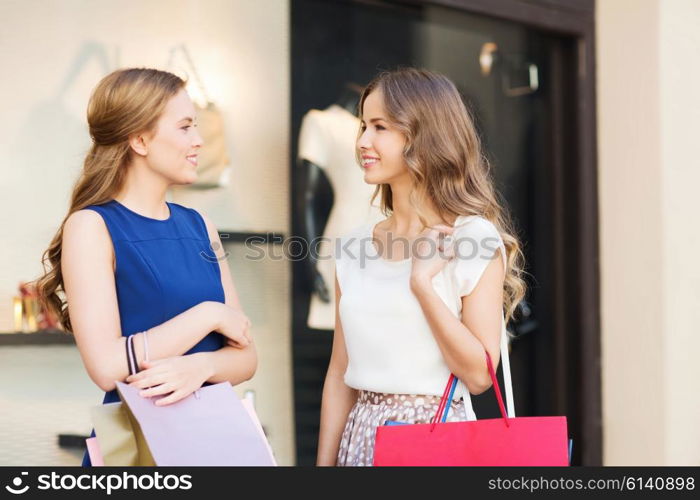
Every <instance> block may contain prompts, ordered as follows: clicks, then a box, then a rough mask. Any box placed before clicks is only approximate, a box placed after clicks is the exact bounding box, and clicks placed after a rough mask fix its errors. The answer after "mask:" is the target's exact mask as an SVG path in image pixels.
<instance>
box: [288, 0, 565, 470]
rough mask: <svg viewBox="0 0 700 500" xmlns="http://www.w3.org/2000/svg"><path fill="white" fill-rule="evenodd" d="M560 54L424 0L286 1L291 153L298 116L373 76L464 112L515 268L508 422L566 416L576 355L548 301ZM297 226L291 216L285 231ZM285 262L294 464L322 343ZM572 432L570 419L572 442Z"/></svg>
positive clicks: (304, 438) (296, 277)
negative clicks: (408, 71) (430, 93)
mask: <svg viewBox="0 0 700 500" xmlns="http://www.w3.org/2000/svg"><path fill="white" fill-rule="evenodd" d="M570 50H572V47H571V46H570V45H569V44H567V42H566V40H564V39H559V38H557V37H555V36H552V35H547V34H544V33H540V32H537V31H535V30H532V29H529V28H526V27H524V26H522V25H519V24H515V23H510V22H505V21H500V20H496V19H492V18H489V17H485V16H481V15H473V14H470V13H467V12H463V11H461V10H456V9H452V8H445V7H439V6H434V5H429V4H427V3H426V4H425V5H415V4H411V5H409V6H406V5H401V4H397V3H394V2H350V1H334V2H329V1H320V0H295V1H294V2H292V119H293V123H292V144H293V145H294V144H296V142H297V137H298V131H299V125H300V121H301V117H302V116H303V115H304V113H306V112H307V111H308V110H309V109H312V108H316V109H322V108H325V107H327V106H328V105H330V104H331V103H333V102H334V99H335V98H336V97H337V95H338V93H339V92H340V89H341V88H342V87H343V85H344V84H345V83H346V82H357V83H359V84H366V83H367V82H368V81H369V80H370V79H371V78H372V77H373V76H374V75H375V74H376V73H377V72H378V71H379V70H382V69H391V68H394V67H396V66H400V65H410V66H418V67H424V68H427V69H430V70H434V71H438V72H441V73H444V74H445V75H447V76H448V77H450V78H451V79H452V80H453V81H454V82H455V83H456V85H457V86H458V88H459V90H460V92H461V93H462V95H463V98H464V100H465V102H466V104H467V105H468V107H469V109H470V110H471V111H472V113H473V115H474V118H475V121H476V124H477V127H478V129H479V131H480V135H481V138H482V141H483V143H484V148H485V150H486V152H487V155H488V157H489V160H490V162H491V164H492V166H493V174H494V178H495V181H496V184H497V188H498V190H499V191H500V193H501V194H502V197H503V199H504V204H505V205H506V206H507V207H509V209H510V212H511V214H512V218H513V220H514V223H515V226H516V229H517V231H518V235H519V237H520V239H521V242H522V244H523V247H524V253H525V258H526V262H527V267H526V271H527V273H528V275H527V283H528V287H529V291H528V295H527V298H526V302H525V303H524V305H523V307H522V308H521V312H522V314H521V316H520V317H519V318H518V319H517V320H516V321H514V322H512V324H510V325H509V329H510V330H511V331H512V332H513V333H515V334H516V335H517V336H518V337H517V339H516V340H515V341H514V342H513V343H512V346H511V347H512V350H511V366H512V373H513V383H514V393H515V403H516V410H517V414H518V415H519V416H526V415H555V414H556V415H566V414H568V412H569V411H570V410H571V408H570V406H569V405H570V404H571V403H570V401H568V399H567V397H566V395H567V393H568V391H569V390H575V387H569V386H572V384H573V383H572V382H571V377H567V371H566V370H567V366H569V365H570V364H571V363H575V360H576V359H577V358H576V353H572V352H569V351H567V343H566V338H565V332H566V325H565V321H563V322H562V310H563V309H562V308H561V307H560V306H559V303H560V300H561V297H557V295H556V290H557V279H559V280H561V279H562V277H561V276H559V277H558V276H557V275H556V272H557V269H558V267H557V259H558V257H557V255H560V254H561V253H560V252H557V245H559V244H560V239H561V234H560V230H561V227H562V222H561V221H562V219H561V218H562V217H564V215H563V211H561V210H559V206H560V202H561V200H560V201H559V202H558V201H557V196H558V195H557V193H560V192H561V189H560V187H559V186H558V185H557V182H558V180H557V174H556V171H555V168H554V166H555V164H556V162H557V161H561V158H565V157H566V155H567V154H569V153H568V152H567V151H568V150H567V139H566V138H567V134H566V133H564V132H563V131H562V130H555V126H558V125H562V126H565V123H563V124H562V122H563V120H561V119H557V117H558V116H559V117H561V114H562V109H563V108H562V103H563V102H564V101H565V100H566V99H565V97H566V93H567V92H568V91H567V90H566V89H567V86H570V83H569V81H570V76H569V74H570V72H571V71H573V68H570V67H569V63H568V62H567V61H568V59H567V57H566V55H567V54H568V53H569V51H570ZM292 149H293V151H292V153H293V158H295V157H296V150H295V149H294V146H293V148H292ZM292 163H293V162H292ZM293 172H294V169H293V168H292V176H291V182H292V184H293V183H294V181H295V175H294V173H293ZM329 199H331V200H332V193H329ZM292 206H296V204H295V203H294V200H293V201H292ZM297 224H298V220H296V219H293V221H292V232H293V233H294V234H298V233H297V231H296V230H295V227H298V226H296V225H297ZM294 266H295V268H294V270H293V287H294V290H293V294H294V296H293V307H294V310H293V329H294V331H293V342H294V347H293V350H294V357H295V360H294V366H295V404H296V407H295V412H296V418H297V455H298V463H299V464H300V465H304V464H311V463H313V462H314V459H315V452H316V443H317V441H316V439H317V435H318V417H319V409H320V394H321V388H322V384H323V377H324V376H325V369H326V367H327V363H328V356H329V354H330V343H331V337H332V335H331V333H330V332H319V331H309V329H308V328H307V327H306V324H305V323H306V314H307V310H308V283H305V282H304V279H303V277H302V276H301V273H300V272H299V270H300V267H299V266H300V264H299V263H295V264H294ZM499 373H500V370H499ZM474 405H475V411H476V414H477V416H478V417H480V418H484V417H486V418H489V417H495V416H497V415H498V410H497V405H496V403H495V397H494V394H493V391H492V390H489V391H487V392H486V393H484V394H482V395H480V396H477V397H475V398H474ZM572 424H573V425H572ZM575 425H576V422H575V421H572V420H571V419H570V427H572V428H571V430H570V433H571V434H572V435H573V437H574V439H575V441H576V439H577V435H576V434H577V429H576V427H575Z"/></svg>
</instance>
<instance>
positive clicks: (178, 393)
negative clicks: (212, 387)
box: [126, 353, 212, 406]
mask: <svg viewBox="0 0 700 500" xmlns="http://www.w3.org/2000/svg"><path fill="white" fill-rule="evenodd" d="M198 354H202V353H197V354H189V355H186V356H175V357H172V358H165V359H158V360H155V361H144V362H143V365H142V366H143V367H144V369H143V370H142V371H140V372H139V373H136V374H134V375H129V376H128V377H127V378H126V381H127V383H128V384H129V385H130V386H131V387H135V388H137V389H141V391H140V392H139V395H140V396H141V397H144V398H148V397H152V396H163V395H165V394H167V396H165V397H161V398H159V399H157V400H156V402H155V404H156V406H164V405H168V404H172V403H175V402H176V401H179V400H181V399H183V398H186V397H187V396H189V395H190V394H192V393H193V392H194V391H196V390H197V389H199V388H200V387H202V384H204V382H206V381H207V380H208V379H209V378H210V377H211V376H212V368H211V366H209V365H208V363H207V362H206V357H204V356H200V355H198Z"/></svg>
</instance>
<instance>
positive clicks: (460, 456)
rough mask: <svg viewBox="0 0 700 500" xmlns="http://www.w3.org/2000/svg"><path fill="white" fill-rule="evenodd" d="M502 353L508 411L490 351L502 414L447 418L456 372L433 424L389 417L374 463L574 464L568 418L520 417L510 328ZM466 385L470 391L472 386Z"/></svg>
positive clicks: (488, 360)
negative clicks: (510, 353)
mask: <svg viewBox="0 0 700 500" xmlns="http://www.w3.org/2000/svg"><path fill="white" fill-rule="evenodd" d="M501 352H502V353H503V354H502V357H503V374H504V380H505V384H506V399H507V400H508V406H509V408H508V413H506V408H505V406H504V404H503V397H502V395H501V389H500V387H499V385H498V379H497V378H496V372H495V371H494V368H493V363H492V361H491V357H490V356H489V354H488V352H486V364H487V367H488V370H489V376H490V377H491V382H492V383H493V388H494V392H495V393H496V398H497V399H498V407H499V410H500V413H501V418H495V419H483V420H469V421H464V422H446V419H447V412H448V411H449V408H450V405H449V401H451V400H452V397H453V395H454V392H455V388H456V386H457V383H458V380H457V378H456V377H455V376H454V375H450V378H449V381H448V383H447V386H446V387H445V391H444V393H443V395H442V398H441V400H440V404H439V406H438V409H437V411H436V413H435V416H434V417H433V419H432V421H431V422H430V423H428V424H401V423H399V424H398V425H397V423H396V422H387V425H381V426H379V427H377V436H376V442H375V448H374V465H377V466H398V465H407V466H412V465H413V466H436V465H438V466H470V465H471V466H567V465H569V452H570V442H569V440H568V436H567V423H566V417H563V416H560V417H515V410H514V405H513V389H512V382H511V378H510V365H509V362H508V341H507V335H506V332H505V328H504V329H503V331H502V335H501ZM463 385H464V384H463ZM464 390H465V391H466V390H467V389H466V386H465V387H464ZM465 394H468V392H467V393H465ZM466 403H467V400H466V398H465V404H466Z"/></svg>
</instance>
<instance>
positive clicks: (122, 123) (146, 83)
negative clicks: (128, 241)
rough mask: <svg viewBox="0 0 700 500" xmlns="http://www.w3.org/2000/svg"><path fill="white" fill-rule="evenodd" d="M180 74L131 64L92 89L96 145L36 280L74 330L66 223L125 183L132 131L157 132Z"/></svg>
mask: <svg viewBox="0 0 700 500" xmlns="http://www.w3.org/2000/svg"><path fill="white" fill-rule="evenodd" d="M185 84H186V82H185V81H184V80H182V79H181V78H180V77H178V76H177V75H174V74H172V73H168V72H166V71H160V70H157V69H149V68H127V69H121V70H117V71H114V72H113V73H110V74H109V75H107V76H105V77H104V78H103V79H102V80H101V81H100V82H99V83H98V84H97V86H96V87H95V89H94V90H93V91H92V95H91V96H90V101H89V102H88V108H87V122H88V127H89V131H90V137H91V138H92V145H91V146H90V150H89V151H88V153H87V155H86V156H85V160H84V162H83V170H82V172H81V174H80V177H79V178H78V181H77V182H76V184H75V186H74V188H73V193H72V195H71V201H70V208H69V209H68V213H67V214H66V216H65V217H64V218H63V221H62V222H61V225H60V227H59V229H58V231H57V232H56V235H55V236H54V237H53V240H52V241H51V244H50V245H49V247H48V248H47V249H46V251H45V252H44V254H43V256H42V264H43V267H44V274H43V275H42V276H41V277H40V278H39V279H37V280H36V289H37V293H38V296H39V299H40V301H41V302H42V304H43V305H44V307H45V308H47V309H48V310H49V311H50V312H51V313H53V314H55V315H56V316H57V317H58V319H59V321H60V322H61V325H62V326H63V328H64V329H65V330H67V331H70V330H71V329H72V328H71V323H70V317H69V315H68V304H67V302H66V300H65V290H64V288H63V275H62V273H61V247H62V240H63V227H64V225H65V223H66V220H67V219H68V217H69V216H70V215H71V214H73V213H74V212H77V211H78V210H82V209H83V208H85V207H87V206H89V205H101V204H103V203H106V202H108V201H110V200H111V199H112V198H113V197H114V196H115V195H116V194H117V193H118V192H119V190H120V189H121V188H122V187H123V185H124V180H125V178H126V169H127V166H128V165H129V163H130V162H131V159H132V157H131V155H132V152H131V147H130V145H129V137H130V136H132V135H133V134H139V133H153V132H154V131H155V128H156V124H157V121H158V119H159V118H160V116H161V114H162V113H163V110H164V109H165V106H166V104H167V102H168V100H169V99H170V98H171V97H173V96H175V94H177V93H178V92H179V91H180V90H181V89H183V88H184V87H185Z"/></svg>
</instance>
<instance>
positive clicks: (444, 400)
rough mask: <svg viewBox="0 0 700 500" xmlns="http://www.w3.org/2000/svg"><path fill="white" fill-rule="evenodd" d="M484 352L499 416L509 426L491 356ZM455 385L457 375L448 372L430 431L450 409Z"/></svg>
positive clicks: (443, 419)
mask: <svg viewBox="0 0 700 500" xmlns="http://www.w3.org/2000/svg"><path fill="white" fill-rule="evenodd" d="M484 353H485V354H486V367H487V368H488V371H489V377H491V383H492V384H493V390H494V392H495V393H496V399H497V400H498V409H499V410H500V411H501V417H502V418H503V421H504V422H505V424H506V427H510V421H509V420H508V414H507V413H506V407H505V405H504V404H503V395H502V394H501V387H500V386H499V385H498V378H497V377H496V371H495V370H494V368H493V362H492V361H491V356H490V355H489V353H488V351H486V350H484ZM456 387H457V377H455V375H454V374H453V373H451V374H450V378H449V379H448V380H447V385H446V386H445V390H444V391H443V393H442V397H441V398H440V404H438V409H437V411H436V412H435V415H434V416H433V418H432V420H431V421H430V422H431V424H432V425H431V426H430V431H431V432H432V431H433V429H434V428H435V425H436V424H437V423H438V422H445V421H446V420H447V414H448V412H449V411H450V402H451V401H452V396H453V395H454V392H455V388H456Z"/></svg>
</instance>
